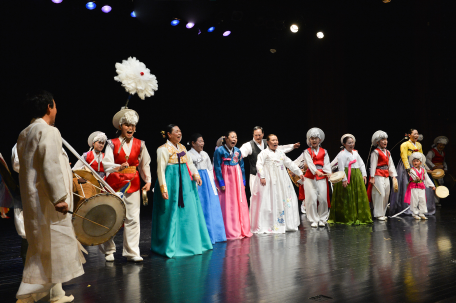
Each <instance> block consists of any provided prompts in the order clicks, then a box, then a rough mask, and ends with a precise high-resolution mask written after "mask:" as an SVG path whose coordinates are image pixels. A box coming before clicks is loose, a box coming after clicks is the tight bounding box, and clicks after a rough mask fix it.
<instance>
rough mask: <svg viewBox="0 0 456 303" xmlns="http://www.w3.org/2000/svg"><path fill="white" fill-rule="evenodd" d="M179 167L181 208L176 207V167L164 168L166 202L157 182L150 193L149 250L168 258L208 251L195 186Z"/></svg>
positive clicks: (171, 165) (184, 169) (184, 168)
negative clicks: (166, 189) (151, 206)
mask: <svg viewBox="0 0 456 303" xmlns="http://www.w3.org/2000/svg"><path fill="white" fill-rule="evenodd" d="M180 165H181V174H182V193H183V198H184V207H179V206H178V199H179V164H169V165H168V166H167V167H166V172H165V178H166V185H167V187H168V197H169V199H168V200H165V199H163V197H162V195H161V191H160V184H159V183H158V180H157V183H156V184H155V190H154V206H153V210H152V235H151V247H150V249H151V250H152V251H153V252H155V253H157V254H160V255H162V256H166V257H168V258H173V257H180V256H192V255H199V254H202V253H203V252H204V251H206V250H209V249H212V243H211V239H210V237H209V233H208V231H207V227H206V220H205V219H204V213H203V210H202V208H201V202H200V199H199V196H198V189H197V188H196V183H195V182H193V181H192V180H191V179H190V175H189V173H188V169H187V165H186V164H180Z"/></svg>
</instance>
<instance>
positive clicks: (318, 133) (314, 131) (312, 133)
mask: <svg viewBox="0 0 456 303" xmlns="http://www.w3.org/2000/svg"><path fill="white" fill-rule="evenodd" d="M306 137H307V145H308V146H311V144H310V138H312V137H313V138H320V144H322V143H323V141H325V133H324V132H323V131H322V130H321V129H320V128H318V127H312V128H311V129H309V131H308V132H307V136H306Z"/></svg>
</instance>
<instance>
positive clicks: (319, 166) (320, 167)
mask: <svg viewBox="0 0 456 303" xmlns="http://www.w3.org/2000/svg"><path fill="white" fill-rule="evenodd" d="M315 167H316V168H317V169H323V166H321V165H315Z"/></svg>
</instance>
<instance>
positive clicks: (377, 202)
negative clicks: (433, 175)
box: [367, 130, 397, 221]
mask: <svg viewBox="0 0 456 303" xmlns="http://www.w3.org/2000/svg"><path fill="white" fill-rule="evenodd" d="M387 145H388V135H387V134H386V133H385V132H384V131H381V130H378V131H376V132H375V133H374V135H373V136H372V146H377V148H376V149H374V151H373V152H372V153H371V155H370V180H369V186H368V188H367V196H368V197H369V201H371V202H372V204H373V206H374V217H375V218H377V219H378V220H380V221H385V220H386V216H385V214H386V209H387V207H388V200H389V195H390V181H389V177H392V178H393V179H396V177H397V173H396V169H395V168H394V163H393V159H392V158H391V153H390V152H389V151H388V150H387V149H386V146H387ZM374 186H375V188H373V187H374ZM377 189H378V190H377ZM379 191H380V192H379Z"/></svg>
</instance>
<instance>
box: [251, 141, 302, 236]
mask: <svg viewBox="0 0 456 303" xmlns="http://www.w3.org/2000/svg"><path fill="white" fill-rule="evenodd" d="M256 167H257V171H258V174H257V176H256V177H255V181H254V184H253V190H252V198H251V201H250V228H251V231H252V232H253V233H284V232H285V231H294V230H298V226H299V224H300V220H299V210H298V197H296V192H295V190H294V188H293V184H292V183H291V180H290V177H289V176H288V173H287V169H286V168H289V169H290V170H291V171H292V172H293V173H295V174H296V175H298V176H301V175H302V171H301V170H300V169H299V167H298V166H297V165H296V164H295V163H294V162H293V161H292V160H291V159H290V158H288V157H287V156H286V155H285V153H284V152H283V151H281V150H279V149H277V150H276V151H275V152H273V151H272V150H271V149H269V148H267V149H265V150H263V151H262V152H261V153H260V154H259V155H258V159H257V164H256ZM260 178H265V180H266V185H265V186H263V185H261V182H260Z"/></svg>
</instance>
